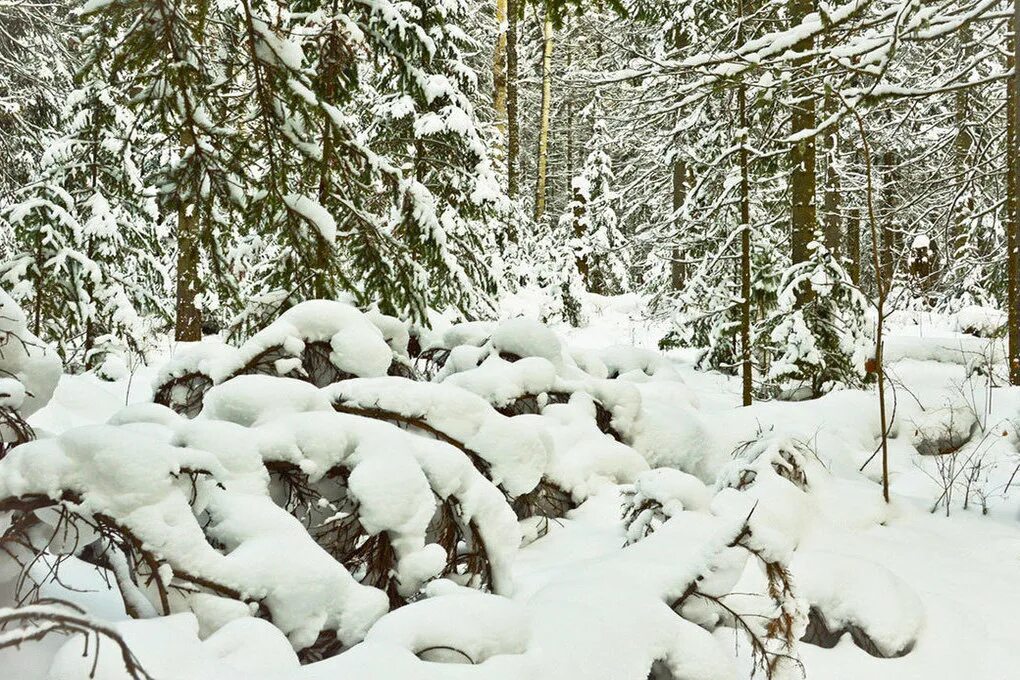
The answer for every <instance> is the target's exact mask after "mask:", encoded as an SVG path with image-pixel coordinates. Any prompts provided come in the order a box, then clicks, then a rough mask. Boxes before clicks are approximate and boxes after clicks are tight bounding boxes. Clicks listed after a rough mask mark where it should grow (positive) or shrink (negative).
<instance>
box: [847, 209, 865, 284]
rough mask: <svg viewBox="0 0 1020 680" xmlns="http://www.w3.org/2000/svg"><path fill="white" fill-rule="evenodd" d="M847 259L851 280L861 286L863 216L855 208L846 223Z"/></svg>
mask: <svg viewBox="0 0 1020 680" xmlns="http://www.w3.org/2000/svg"><path fill="white" fill-rule="evenodd" d="M846 257H847V261H848V264H847V270H848V272H849V274H850V280H851V281H853V282H854V285H855V286H860V285H861V216H860V211H859V210H858V209H857V208H854V209H853V210H851V211H850V215H849V217H848V218H847V222H846Z"/></svg>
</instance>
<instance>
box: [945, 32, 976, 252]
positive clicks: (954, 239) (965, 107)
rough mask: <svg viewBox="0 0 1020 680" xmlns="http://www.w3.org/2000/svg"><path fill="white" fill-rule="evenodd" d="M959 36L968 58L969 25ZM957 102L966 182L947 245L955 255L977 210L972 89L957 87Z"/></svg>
mask: <svg viewBox="0 0 1020 680" xmlns="http://www.w3.org/2000/svg"><path fill="white" fill-rule="evenodd" d="M957 36H958V39H959V41H960V54H961V56H962V58H963V59H964V60H966V59H968V57H969V52H970V49H969V47H970V41H971V32H970V26H968V25H966V24H965V25H963V26H961V27H960V30H959V32H958V33H957ZM954 103H955V108H956V111H955V116H956V141H955V147H956V172H957V174H958V175H959V176H960V178H961V181H962V182H963V203H962V205H957V206H956V211H955V212H956V214H955V218H956V219H955V220H954V221H953V233H952V235H951V240H950V241H949V243H947V244H946V245H947V246H949V248H948V253H947V254H948V255H949V256H950V257H955V256H956V253H957V252H959V251H960V250H962V249H963V247H964V246H965V245H966V244H967V222H968V219H969V218H970V216H971V215H972V214H973V212H974V197H973V195H972V194H971V186H970V179H969V177H968V167H967V166H968V160H969V158H970V149H971V146H972V145H973V141H974V140H973V138H972V137H971V133H970V130H969V129H967V114H968V113H969V110H970V90H968V89H967V88H961V89H959V90H957V91H956V95H955V102H954Z"/></svg>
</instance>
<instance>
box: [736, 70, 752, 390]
mask: <svg viewBox="0 0 1020 680" xmlns="http://www.w3.org/2000/svg"><path fill="white" fill-rule="evenodd" d="M737 109H738V111H739V115H740V354H741V369H740V374H741V385H742V394H743V403H744V406H750V405H751V390H752V388H753V385H752V375H751V180H750V168H749V163H750V159H749V158H748V153H747V142H748V139H747V137H748V132H749V130H748V129H747V94H746V92H745V89H744V84H743V83H741V84H740V87H739V88H738V89H737Z"/></svg>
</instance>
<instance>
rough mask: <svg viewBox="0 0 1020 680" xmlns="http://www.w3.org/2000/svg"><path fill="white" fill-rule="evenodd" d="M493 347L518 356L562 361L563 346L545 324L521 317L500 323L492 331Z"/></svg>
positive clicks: (500, 351)
mask: <svg viewBox="0 0 1020 680" xmlns="http://www.w3.org/2000/svg"><path fill="white" fill-rule="evenodd" d="M491 342H492V346H493V348H494V349H495V350H496V351H497V352H499V353H500V354H508V355H512V356H516V357H521V358H524V357H541V358H543V359H547V360H549V361H550V362H552V363H554V364H555V363H559V362H561V361H562V354H563V347H562V346H561V344H560V341H559V338H557V337H556V334H555V333H554V332H553V331H552V330H551V329H550V328H549V327H548V326H546V325H545V324H542V323H540V322H538V321H534V320H532V319H526V318H524V317H520V318H517V319H512V320H510V321H505V322H503V323H501V324H499V325H498V326H497V327H496V329H495V330H494V331H493V332H492V337H491Z"/></svg>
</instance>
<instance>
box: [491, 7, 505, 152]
mask: <svg viewBox="0 0 1020 680" xmlns="http://www.w3.org/2000/svg"><path fill="white" fill-rule="evenodd" d="M506 10H507V0H496V50H495V54H494V55H493V58H492V86H493V90H494V91H493V96H492V108H493V110H494V111H495V113H496V127H497V128H499V131H500V132H502V133H503V134H506V81H507V78H506V43H507V21H506Z"/></svg>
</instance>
